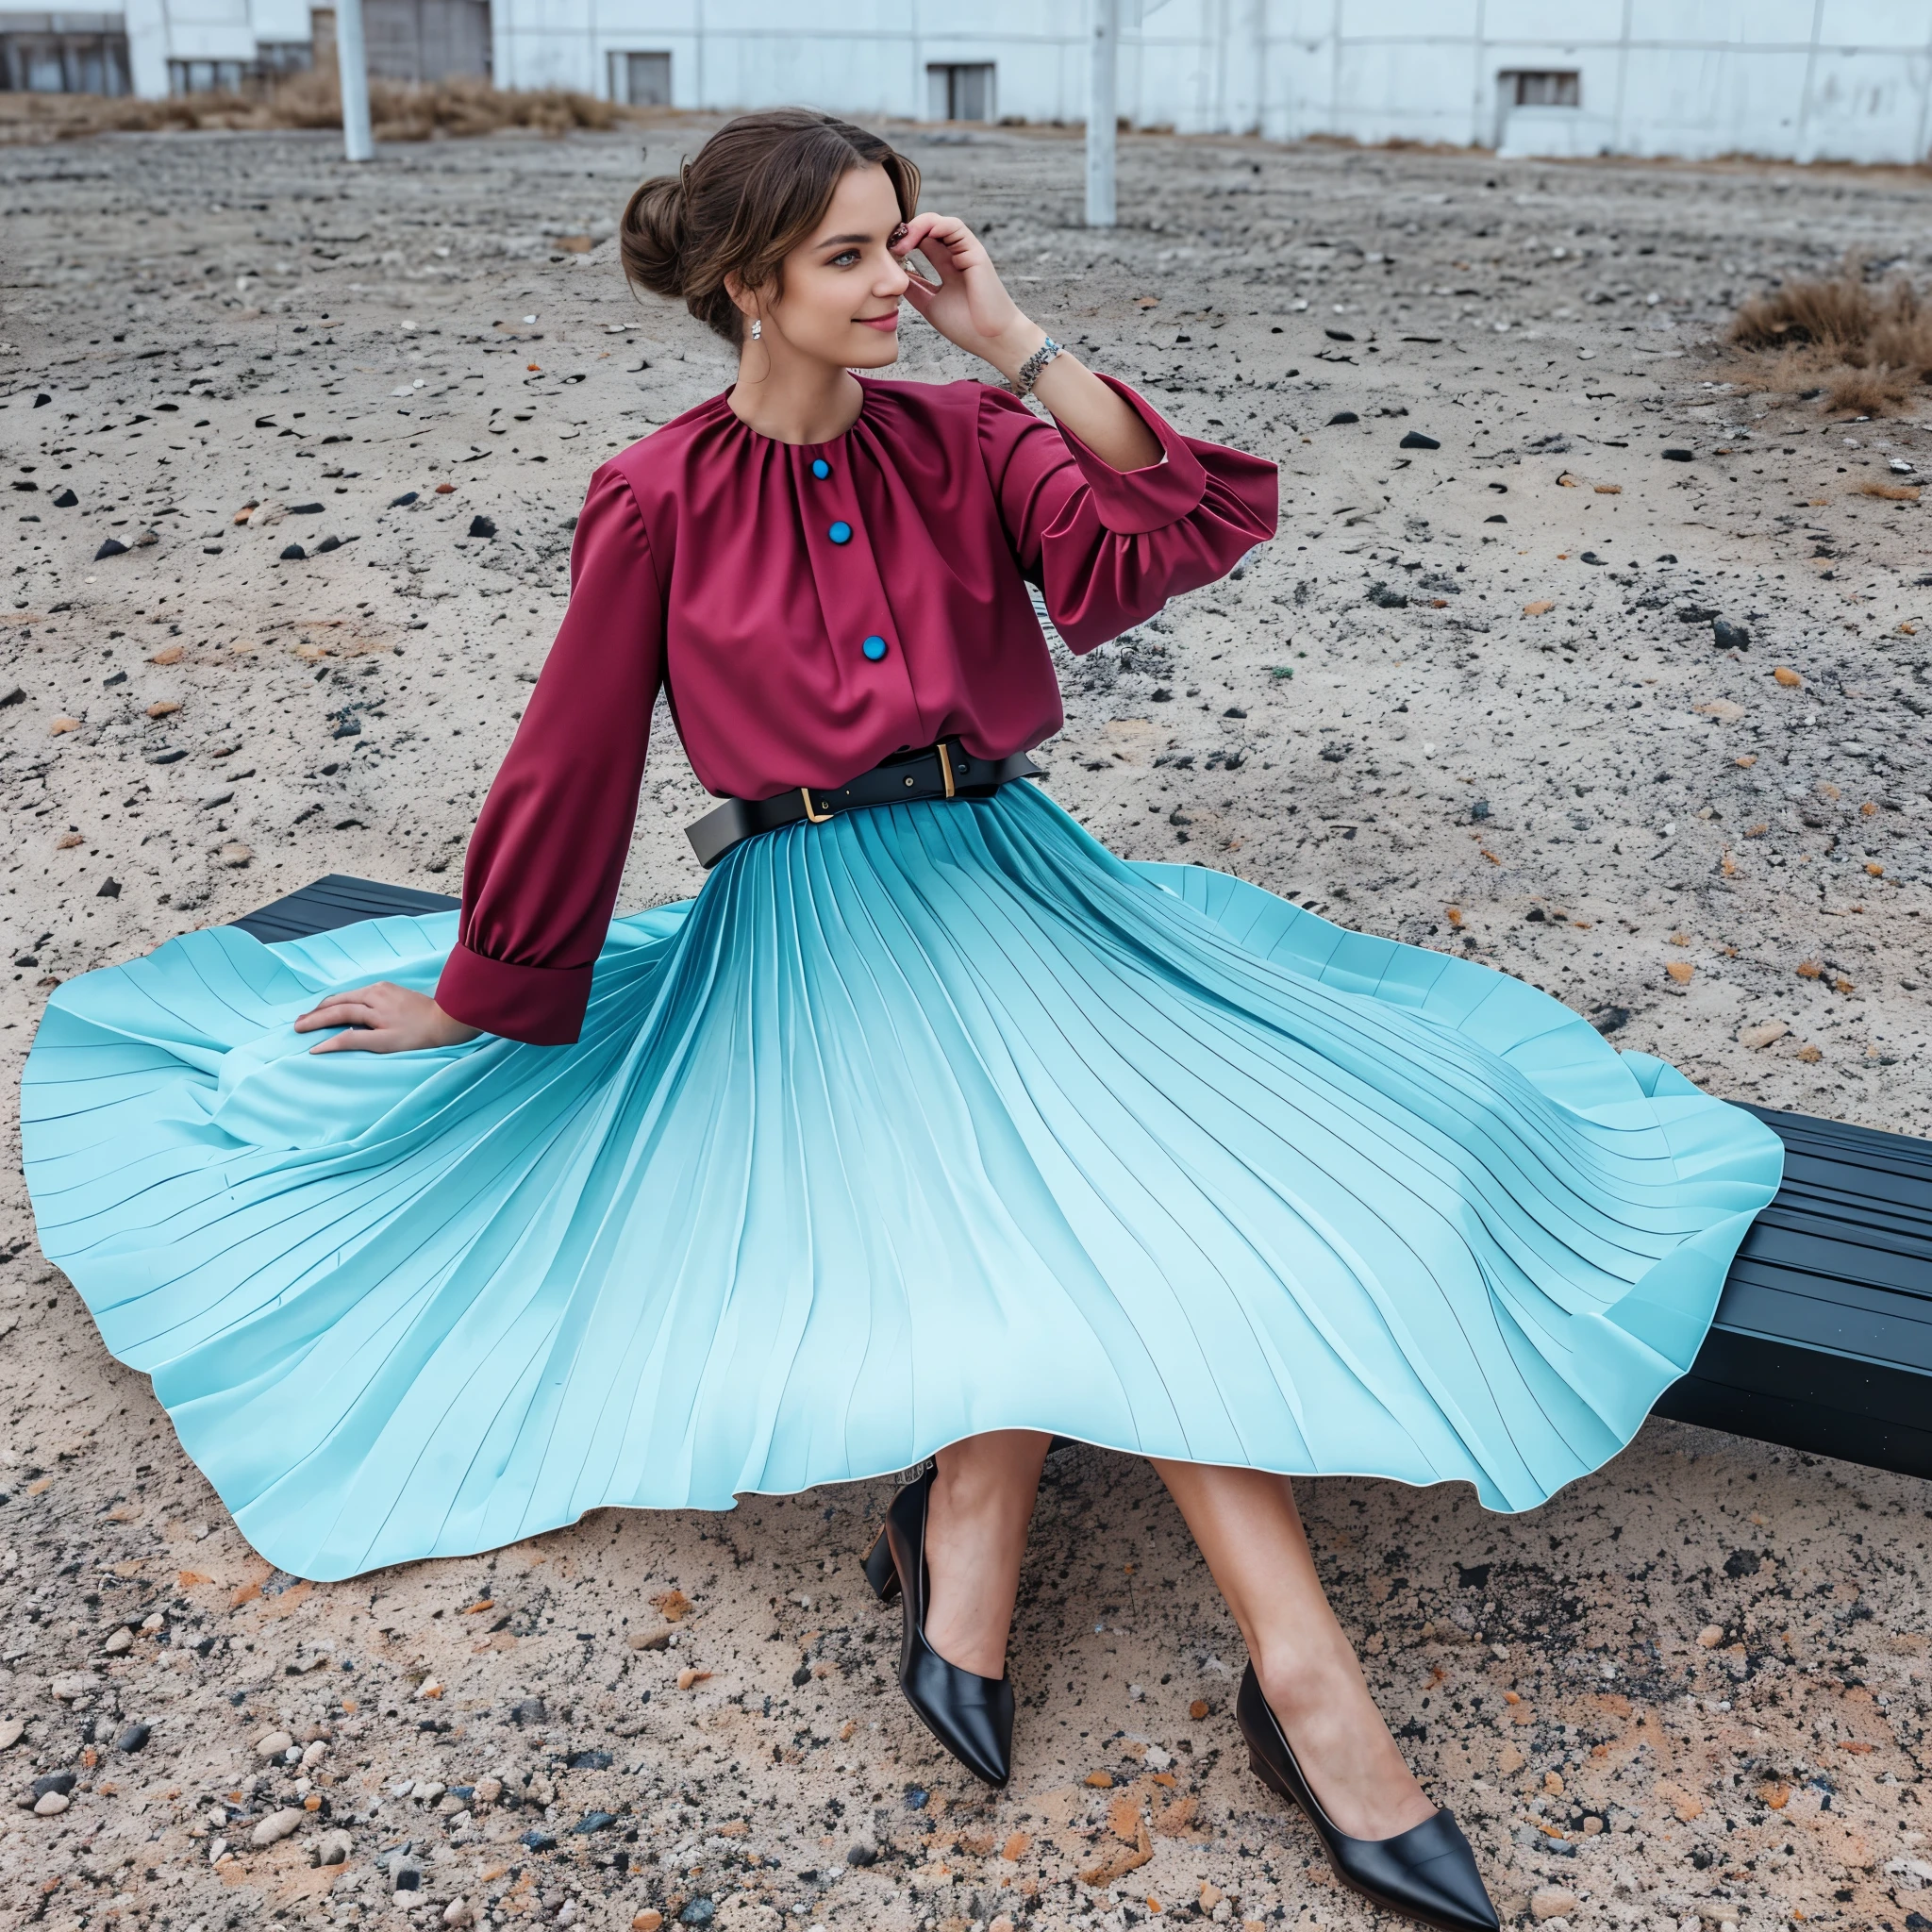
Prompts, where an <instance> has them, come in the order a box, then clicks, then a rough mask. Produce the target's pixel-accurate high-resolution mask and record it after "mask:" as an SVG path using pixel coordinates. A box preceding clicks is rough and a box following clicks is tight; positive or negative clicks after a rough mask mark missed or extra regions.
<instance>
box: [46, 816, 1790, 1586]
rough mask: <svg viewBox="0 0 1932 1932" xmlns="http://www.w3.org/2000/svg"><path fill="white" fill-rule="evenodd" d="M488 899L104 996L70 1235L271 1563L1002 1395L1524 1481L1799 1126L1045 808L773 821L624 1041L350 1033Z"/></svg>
mask: <svg viewBox="0 0 1932 1932" xmlns="http://www.w3.org/2000/svg"><path fill="white" fill-rule="evenodd" d="M455 932H456V918H455V915H454V914H451V913H443V914H437V915H434V916H431V917H427V918H420V919H410V918H398V919H378V920H371V921H368V922H366V923H365V924H359V925H352V926H348V927H345V928H343V929H341V930H340V931H337V932H331V933H326V934H324V935H322V936H320V937H318V938H314V939H308V940H301V941H291V942H288V943H285V944H279V945H262V944H260V943H259V942H258V941H255V940H253V939H251V938H249V937H247V936H246V935H245V934H243V933H241V932H238V931H235V930H234V929H232V928H222V927H218V928H215V929H213V930H210V931H205V932H194V933H189V934H187V935H185V936H184V937H183V938H180V939H177V940H172V941H169V942H168V943H167V944H165V945H163V946H162V947H160V948H159V950H158V951H157V952H155V953H154V954H152V955H150V956H149V957H148V958H143V959H138V960H135V961H133V962H132V963H130V964H127V965H125V966H113V967H108V968H104V969H103V970H101V971H99V972H95V973H90V974H84V975H83V976H81V977H79V978H76V979H73V980H70V981H69V982H68V983H67V984H66V985H64V986H62V987H61V988H60V989H59V990H58V992H56V993H55V994H54V995H53V997H52V998H51V999H50V1001H49V1003H48V1008H47V1012H46V1016H45V1018H44V1020H43V1021H42V1025H41V1029H40V1034H39V1037H38V1039H37V1040H36V1041H35V1043H34V1047H33V1052H32V1055H31V1057H30V1058H29V1059H28V1062H27V1066H26V1073H25V1095H24V1120H25V1155H26V1174H27V1181H28V1185H29V1188H30V1190H31V1191H32V1196H33V1204H34V1211H35V1215H36V1218H37V1221H38V1224H39V1229H40V1237H41V1241H42V1246H43V1247H44V1249H45V1251H46V1254H47V1256H48V1257H49V1258H50V1259H52V1260H53V1261H55V1262H57V1263H58V1264H59V1266H60V1267H62V1268H63V1269H65V1270H66V1272H67V1273H68V1274H69V1275H70V1276H71V1277H72V1278H73V1280H74V1282H75V1286H76V1287H77V1288H78V1289H79V1291H80V1292H81V1293H82V1295H83V1296H85V1298H86V1300H87V1304H88V1307H90V1309H91V1310H92V1313H93V1316H94V1319H95V1320H96V1321H97V1322H98V1323H99V1324H100V1329H101V1334H102V1336H103V1338H104V1340H105V1341H106V1342H107V1344H108V1348H110V1349H111V1350H112V1351H113V1353H114V1354H115V1355H116V1356H118V1357H121V1359H122V1360H124V1361H125V1362H127V1363H129V1364H131V1365H132V1366H134V1367H136V1368H138V1369H141V1370H143V1371H145V1372H146V1373H147V1374H151V1375H152V1376H153V1378H154V1384H155V1390H156V1392H157V1394H158V1396H159V1397H160V1400H161V1401H162V1403H163V1404H164V1405H165V1406H166V1407H167V1409H168V1412H169V1414H170V1416H171V1417H172V1418H173V1420H174V1423H175V1428H176V1429H177V1430H178V1431H179V1433H180V1437H181V1441H182V1443H183V1444H184V1446H185V1447H186V1449H187V1451H188V1453H189V1454H190V1455H191V1456H192V1457H193V1458H194V1460H195V1461H196V1462H197V1463H198V1464H199V1465H200V1467H201V1468H202V1469H203V1470H204V1471H205V1472H206V1473H207V1474H208V1478H209V1480H210V1481H211V1482H212V1483H213V1484H214V1487H215V1488H216V1490H217V1491H219V1492H220V1494H221V1496H222V1499H223V1500H224V1502H225V1503H226V1504H227V1506H228V1507H229V1508H230V1509H231V1510H232V1511H233V1512H234V1515H235V1520H236V1522H237V1523H238V1524H239V1525H240V1526H241V1528H242V1533H243V1534H244V1535H245V1536H246V1537H247V1538H248V1540H249V1541H250V1542H252V1543H253V1544H254V1545H255V1547H256V1548H257V1549H258V1550H259V1551H260V1552H261V1554H262V1555H263V1556H265V1557H268V1558H269V1559H270V1560H271V1561H272V1562H274V1563H275V1564H277V1565H278V1566H280V1567H281V1568H282V1569H284V1570H288V1571H291V1572H294V1573H296V1574H300V1575H304V1576H311V1577H318V1578H327V1577H341V1576H348V1575H352V1574H357V1573H358V1572H361V1571H365V1570H369V1569H373V1568H375V1567H376V1566H378V1565H381V1564H387V1563H396V1562H401V1561H404V1560H407V1559H409V1558H413V1557H436V1556H452V1555H457V1554H461V1553H466V1552H471V1551H476V1550H481V1549H487V1548H491V1547H493V1546H495V1545H498V1544H502V1543H506V1542H508V1541H513V1540H515V1539H517V1538H519V1537H524V1536H527V1535H530V1534H531V1533H533V1532H535V1531H539V1530H544V1529H549V1528H552V1527H554V1526H556V1525H558V1524H565V1523H569V1522H571V1521H573V1520H574V1519H575V1518H576V1517H578V1516H580V1515H581V1514H582V1513H583V1512H584V1511H585V1510H587V1509H593V1508H597V1507H602V1506H605V1505H609V1504H621V1505H625V1506H626V1507H654V1508H673V1507H696V1508H706V1509H722V1508H725V1507H730V1505H731V1503H732V1499H733V1498H734V1497H735V1496H738V1495H741V1494H745V1493H747V1492H751V1491H797V1490H802V1489H806V1488H808V1487H809V1486H811V1485H814V1484H819V1483H827V1482H841V1481H846V1480H849V1479H852V1478H856V1477H862V1476H873V1475H877V1474H881V1473H883V1472H887V1471H893V1470H898V1469H902V1468H905V1467H908V1466H909V1465H910V1464H912V1463H914V1462H915V1461H917V1460H918V1459H919V1458H921V1457H924V1456H926V1455H928V1454H930V1453H931V1452H932V1451H934V1450H936V1449H938V1448H940V1447H941V1446H942V1445H943V1444H945V1443H947V1442H950V1441H955V1440H957V1439H958V1438H959V1437H962V1436H967V1435H971V1434H973V1433H974V1432H976V1431H978V1430H982V1429H997V1428H1017V1427H1024V1428H1034V1429H1045V1430H1053V1431H1057V1432H1058V1433H1060V1434H1063V1435H1067V1436H1073V1437H1077V1438H1080V1439H1083V1440H1085V1441H1091V1442H1096V1443H1102V1444H1105V1445H1107V1446H1108V1447H1109V1448H1113V1449H1119V1450H1126V1451H1133V1452H1137V1453H1140V1454H1143V1455H1155V1456H1165V1457H1180V1458H1185V1459H1189V1460H1194V1461H1203V1462H1216V1463H1231V1464H1245V1465H1252V1466H1257V1467H1261V1468H1266V1469H1272V1470H1282V1471H1289V1472H1292V1473H1297V1474H1344V1473H1348V1474H1370V1475H1377V1476H1388V1477H1393V1478H1396V1479H1398V1480H1400V1481H1403V1482H1407V1483H1435V1482H1443V1481H1462V1482H1469V1483H1473V1484H1474V1486H1475V1489H1476V1492H1477V1494H1478V1495H1479V1496H1480V1497H1481V1499H1482V1500H1483V1502H1484V1503H1485V1504H1487V1505H1489V1506H1490V1507H1491V1508H1498V1509H1524V1508H1528V1507H1532V1506H1534V1505H1536V1504H1538V1503H1541V1501H1543V1499H1544V1498H1545V1497H1547V1496H1548V1495H1549V1494H1550V1493H1551V1492H1552V1491H1554V1490H1556V1489H1557V1488H1558V1487H1559V1486H1560V1485H1562V1484H1564V1483H1567V1482H1569V1481H1571V1480H1572V1479H1573V1478H1574V1477H1576V1476H1579V1475H1581V1474H1585V1473H1586V1472H1587V1471H1589V1470H1591V1469H1594V1468H1596V1467H1597V1466H1598V1465H1599V1464H1601V1463H1602V1462H1603V1461H1605V1460H1606V1458H1607V1457H1610V1456H1612V1455H1614V1454H1615V1453H1616V1452H1617V1450H1618V1449H1619V1448H1621V1447H1622V1446H1623V1445H1624V1443H1625V1442H1626V1441H1628V1440H1629V1438H1630V1437H1631V1435H1632V1434H1633V1433H1634V1432H1635V1431H1636V1429H1637V1427H1638V1425H1639V1424H1641V1422H1642V1420H1643V1418H1644V1415H1645V1413H1646V1412H1647V1411H1648V1409H1649V1407H1650V1406H1651V1404H1652V1403H1653V1402H1654V1401H1655V1400H1656V1398H1657V1394H1658V1392H1659V1391H1661V1390H1662V1389H1663V1388H1664V1387H1665V1385H1666V1384H1668V1383H1669V1382H1671V1381H1672V1380H1673V1379H1674V1378H1675V1377H1676V1376H1678V1375H1679V1374H1682V1373H1683V1372H1684V1371H1685V1369H1686V1368H1687V1367H1688V1366H1689V1365H1690V1363H1691V1358H1692V1357H1693V1356H1694V1355H1695V1353H1696V1351H1697V1347H1698V1344H1699V1342H1700V1341H1702V1339H1703V1336H1704V1333H1705V1330H1706V1327H1707V1325H1708V1324H1709V1321H1710V1317H1711V1313H1712V1310H1713V1308H1714V1307H1715V1306H1716V1302H1717V1297H1718V1291H1719V1289H1720V1287H1721V1285H1722V1284H1723V1281H1724V1273H1725V1270H1726V1268H1727V1267H1728V1265H1729V1263H1730V1260H1731V1257H1732V1255H1733V1252H1734V1251H1735V1250H1736V1248H1737V1245H1738V1243H1739V1241H1740V1239H1741V1238H1742V1236H1743V1233H1744V1230H1745V1228H1746V1226H1747V1225H1748V1224H1749V1223H1750V1221H1751V1218H1752V1216H1753V1215H1754V1214H1755V1213H1756V1212H1757V1210H1758V1209H1759V1208H1762V1207H1763V1206H1764V1205H1765V1204H1766V1203H1767V1202H1769V1201H1770V1199H1771V1198H1772V1196H1773V1194H1774V1192H1775V1191H1776V1189H1777V1185H1778V1181H1779V1177H1780V1172H1781V1166H1782V1150H1781V1147H1780V1144H1779V1142H1778V1141H1777V1139H1776V1137H1775V1136H1774V1135H1773V1134H1772V1133H1771V1132H1769V1131H1768V1130H1767V1129H1766V1128H1765V1127H1763V1126H1762V1125H1760V1124H1758V1123H1757V1121H1755V1120H1754V1119H1752V1118H1751V1116H1749V1115H1748V1114H1745V1113H1743V1112H1741V1111H1740V1110H1739V1109H1737V1108H1730V1107H1726V1106H1724V1104H1722V1103H1721V1102H1718V1101H1716V1100H1713V1099H1710V1098H1709V1097H1707V1095H1705V1094H1703V1093H1700V1092H1699V1091H1697V1090H1696V1089H1695V1088H1693V1087H1692V1086H1691V1084H1690V1083H1689V1082H1688V1081H1686V1080H1685V1079H1683V1078H1682V1077H1681V1076H1680V1075H1679V1074H1676V1073H1674V1071H1673V1070H1672V1069H1671V1068H1669V1067H1668V1066H1665V1065H1664V1064H1663V1063H1662V1062H1660V1061H1658V1060H1656V1059H1652V1058H1647V1057H1646V1056H1643V1055H1641V1054H1622V1055H1620V1054H1618V1053H1616V1052H1615V1051H1613V1050H1612V1049H1611V1048H1610V1047H1609V1046H1608V1045H1607V1044H1606V1043H1605V1041H1603V1040H1601V1039H1600V1038H1599V1037H1598V1035H1597V1034H1596V1033H1595V1032H1594V1031H1593V1030H1592V1029H1591V1027H1590V1026H1589V1025H1588V1024H1586V1023H1585V1022H1584V1021H1582V1020H1581V1019H1579V1018H1578V1017H1577V1016H1576V1015H1574V1014H1573V1013H1571V1012H1570V1011H1569V1010H1568V1009H1567V1008H1563V1007H1562V1006H1560V1005H1558V1004H1557V1002H1556V1001H1554V1000H1552V999H1550V998H1547V997H1546V996H1545V995H1543V994H1541V993H1540V992H1537V991H1534V990H1533V989H1532V988H1530V987H1527V986H1524V984H1522V983H1521V982H1520V981H1518V980H1514V979H1511V978H1508V977H1507V976H1506V975H1504V974H1499V973H1495V972H1491V970H1489V969H1488V968H1486V967H1483V966H1479V965H1475V964H1473V963H1471V962H1469V961H1466V960H1462V959H1457V958H1447V957H1445V956H1443V955H1441V954H1438V953H1432V952H1425V951H1421V950H1418V949H1415V948H1412V947H1407V946H1402V945H1398V944H1395V943H1393V942H1391V941H1388V940H1379V939H1373V938H1369V937H1366V936H1364V935H1362V934H1358V933H1351V932H1346V931H1343V930H1341V928H1339V927H1337V926H1334V925H1331V924H1328V923H1327V922H1325V921H1324V920H1321V919H1318V918H1316V917H1315V916H1314V915H1313V914H1312V913H1309V912H1305V911H1302V910H1300V909H1298V908H1296V907H1294V906H1292V905H1291V904H1289V903H1288V902H1287V901H1285V900H1282V899H1279V898H1276V897H1274V895H1273V894H1272V893H1269V892H1266V891H1262V890H1260V889H1259V888H1257V887H1255V886H1251V885H1247V884H1244V883H1242V882H1241V880H1239V879H1234V878H1230V877H1227V876H1225V875H1224V874H1219V873H1214V872H1210V871H1206V870H1203V869H1201V868H1199V867H1182V866H1170V865H1152V864H1137V863H1131V862H1128V861H1126V860H1123V859H1120V858H1115V857H1114V856H1113V855H1112V854H1110V853H1109V852H1108V851H1107V850H1106V849H1105V848H1104V847H1103V846H1101V845H1100V844H1098V843H1096V842H1095V841H1094V840H1093V839H1091V837H1090V836H1089V835H1088V834H1087V833H1086V832H1085V831H1083V830H1082V829H1081V827H1080V826H1079V825H1078V824H1076V823H1075V822H1074V820H1073V819H1072V818H1071V817H1069V816H1068V815H1067V813H1066V812H1064V811H1063V810H1061V808H1059V807H1058V806H1057V805H1056V804H1054V803H1053V801H1052V800H1051V799H1050V798H1048V797H1047V796H1045V795H1044V794H1043V793H1041V792H1039V791H1033V790H1031V789H1029V788H1028V787H1026V786H1024V785H1021V784H1012V785H1008V786H1007V787H1006V788H1005V789H1004V790H1002V791H1000V792H999V793H998V794H997V795H996V796H995V797H992V798H991V799H985V800H973V801H964V802H955V803H951V804H947V803H944V802H939V801H935V802H932V803H925V804H908V805H895V806H890V807H884V808H878V809H874V810H869V811H858V812H853V813H850V814H848V815H845V816H842V817H840V818H837V819H834V820H833V821H832V822H831V823H829V824H823V825H807V824H801V825H797V826H792V827H788V828H786V829H784V830H781V831H777V832H772V833H768V834H766V835H764V836H763V837H760V838H758V839H754V840H751V841H747V842H745V843H744V844H742V845H741V846H739V847H737V848H736V849H735V850H734V851H732V852H731V853H730V854H728V855H727V856H726V858H724V860H723V861H722V862H721V863H720V864H719V865H718V867H717V868H716V869H715V871H713V872H712V873H711V874H709V876H708V878H707V879H706V881H705V885H704V889H703V891H700V892H699V894H698V895H697V897H696V898H694V899H691V900H686V901H682V902H680V903H678V904H675V905H670V906H660V907H657V908H653V909H652V910H650V911H648V912H641V913H639V914H638V915H636V916H635V917H633V918H628V919H621V920H619V921H617V922H616V923H615V924H613V925H612V926H611V928H610V936H609V940H608V943H607V945H606V946H605V948H604V952H603V955H602V958H600V959H599V961H598V964H597V969H596V974H595V981H594V990H593V991H592V994H591V1006H590V1012H589V1017H588V1019H587V1020H586V1022H585V1025H584V1031H583V1037H582V1039H581V1041H579V1042H578V1043H577V1044H576V1045H575V1046H569V1047H542V1046H525V1045H522V1044H520V1043H518V1042H516V1041H507V1040H499V1039H495V1038H492V1037H490V1036H485V1037H484V1038H482V1039H479V1040H477V1041H473V1042H471V1043H470V1044H469V1045H466V1046H460V1047H450V1048H444V1049H441V1050H437V1051H429V1052H423V1053H414V1054H402V1055H389V1056H380V1055H374V1054H360V1053H343V1054H324V1055H312V1054H310V1053H309V1052H308V1047H309V1045H310V1044H312V1041H313V1036H310V1035H299V1034H297V1033H295V1032H294V1031H293V1030H292V1029H291V1024H290V1023H291V1020H292V1019H293V1018H294V1016H295V1015H296V1014H297V1013H299V1012H301V1011H303V1010H304V1009H306V1008H308V1007H309V1006H311V1005H313V1004H314V1002H315V1001H316V1000H317V999H318V998H320V997H321V996H322V995H324V994H325V993H328V992H331V991H337V990H338V989H341V988H345V987H353V986H358V985H361V984H366V983H367V982H369V981H370V980H372V979H377V978H386V979H391V980H394V981H396V982H398V983H400V984H403V985H407V986H412V987H417V988H420V989H423V990H425V991H428V990H431V989H433V988H434V986H435V983H436V979H437V975H438V973H439V971H440V970H441V964H442V960H443V956H444V953H445V951H446V950H447V948H448V947H449V946H450V945H451V944H452V943H453V941H454V939H455Z"/></svg>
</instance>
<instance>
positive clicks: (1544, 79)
mask: <svg viewBox="0 0 1932 1932" xmlns="http://www.w3.org/2000/svg"><path fill="white" fill-rule="evenodd" d="M1503 98H1504V100H1506V101H1507V102H1508V104H1509V105H1510V106H1511V107H1512V108H1580V107H1581V106H1582V105H1583V76H1582V75H1580V74H1578V73H1576V72H1574V70H1571V71H1567V72H1564V71H1558V72H1553V73H1541V74H1530V73H1523V74H1506V75H1504V76H1503Z"/></svg>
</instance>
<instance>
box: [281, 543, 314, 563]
mask: <svg viewBox="0 0 1932 1932" xmlns="http://www.w3.org/2000/svg"><path fill="white" fill-rule="evenodd" d="M281 560H282V562H284V563H303V562H306V561H307V560H308V551H306V550H305V549H303V547H302V546H301V544H299V543H284V544H283V545H282V550H281Z"/></svg>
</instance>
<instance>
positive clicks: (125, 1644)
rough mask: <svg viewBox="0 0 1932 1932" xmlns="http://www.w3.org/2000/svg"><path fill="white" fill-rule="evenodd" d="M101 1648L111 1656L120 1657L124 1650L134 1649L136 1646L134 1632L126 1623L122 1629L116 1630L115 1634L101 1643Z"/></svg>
mask: <svg viewBox="0 0 1932 1932" xmlns="http://www.w3.org/2000/svg"><path fill="white" fill-rule="evenodd" d="M101 1648H102V1649H103V1650H104V1651H106V1652H107V1653H108V1656H109V1657H119V1656H120V1655H121V1653H122V1652H123V1651H124V1650H132V1649H133V1648H134V1632H133V1631H132V1630H130V1629H128V1627H127V1626H126V1624H123V1625H122V1626H121V1627H120V1629H118V1630H117V1631H115V1633H114V1634H113V1636H111V1637H110V1638H108V1641H107V1642H105V1643H104V1644H102V1645H101Z"/></svg>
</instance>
